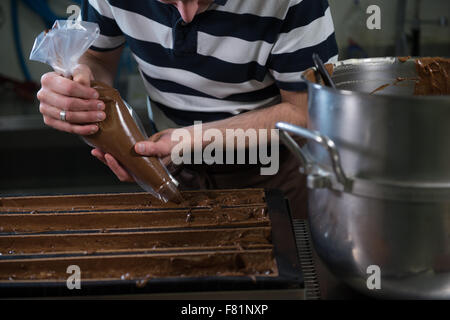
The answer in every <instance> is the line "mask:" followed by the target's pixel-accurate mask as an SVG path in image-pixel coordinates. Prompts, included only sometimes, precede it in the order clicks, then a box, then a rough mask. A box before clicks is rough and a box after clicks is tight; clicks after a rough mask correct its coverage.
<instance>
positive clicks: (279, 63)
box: [267, 0, 338, 91]
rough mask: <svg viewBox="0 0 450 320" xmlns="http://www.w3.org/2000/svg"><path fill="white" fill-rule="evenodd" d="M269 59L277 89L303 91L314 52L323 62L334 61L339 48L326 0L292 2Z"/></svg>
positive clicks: (269, 67)
mask: <svg viewBox="0 0 450 320" xmlns="http://www.w3.org/2000/svg"><path fill="white" fill-rule="evenodd" d="M293 2H295V3H296V4H294V5H292V6H291V7H290V8H289V10H288V12H287V14H286V17H285V19H284V21H283V24H282V26H281V30H280V33H279V36H278V39H277V41H276V42H275V44H274V46H273V48H272V51H271V54H270V56H269V60H268V65H267V67H268V69H269V72H270V73H271V74H272V76H273V77H274V79H275V82H276V84H277V86H278V88H279V89H283V90H286V91H303V90H305V89H306V84H305V83H304V81H302V79H301V75H302V73H303V72H304V71H305V70H307V69H309V68H310V67H312V66H313V65H314V63H313V60H312V55H313V53H317V54H319V56H320V57H321V59H322V61H324V62H325V63H328V62H336V61H337V59H338V47H337V43H336V37H335V33H334V25H333V19H332V17H331V11H330V7H329V5H328V1H327V0H302V1H301V2H299V1H293Z"/></svg>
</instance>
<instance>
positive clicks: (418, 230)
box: [277, 58, 450, 299]
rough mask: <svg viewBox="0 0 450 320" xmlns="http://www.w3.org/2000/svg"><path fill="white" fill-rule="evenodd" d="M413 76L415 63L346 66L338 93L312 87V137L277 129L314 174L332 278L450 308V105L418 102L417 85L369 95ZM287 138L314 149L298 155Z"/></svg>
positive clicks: (315, 216) (316, 220) (316, 225)
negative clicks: (442, 303)
mask: <svg viewBox="0 0 450 320" xmlns="http://www.w3.org/2000/svg"><path fill="white" fill-rule="evenodd" d="M415 76H416V74H415V64H414V61H407V62H400V61H398V60H397V59H395V58H380V59H363V60H348V61H342V62H338V63H336V64H335V65H334V74H333V77H332V78H333V80H334V82H335V83H336V86H337V89H331V88H327V87H323V86H321V85H320V84H317V83H314V82H311V81H308V95H309V97H308V101H309V117H310V122H309V128H308V129H305V128H299V127H295V126H292V125H290V124H287V123H279V124H277V127H278V128H279V129H281V130H282V131H281V133H280V134H281V138H282V139H283V140H284V141H285V143H286V144H287V145H288V146H289V147H290V149H291V150H292V151H293V152H295V154H296V155H297V156H298V158H299V160H300V162H301V163H302V170H304V172H305V173H306V174H308V187H309V188H310V191H309V223H310V229H311V233H312V238H313V243H314V245H315V248H316V250H317V252H318V254H319V256H320V257H321V258H322V260H323V261H324V262H325V264H326V265H327V266H328V267H329V269H330V271H332V272H333V273H335V274H336V275H337V276H338V277H339V278H340V279H342V280H344V281H346V282H347V283H348V284H350V285H351V286H353V287H354V288H356V289H358V290H360V291H362V292H365V293H368V294H371V295H376V296H382V297H395V298H444V299H450V138H449V137H450V125H449V122H450V98H449V97H448V96H433V97H431V96H427V97H416V96H412V93H413V91H414V82H413V81H404V83H402V85H395V86H389V87H387V88H386V89H385V90H381V91H378V92H376V93H375V94H370V93H371V92H373V91H374V90H375V89H377V88H379V87H381V86H383V85H385V84H387V83H393V82H395V80H396V79H397V78H398V77H408V78H414V77H415ZM286 132H289V133H292V134H296V135H299V136H301V137H304V138H306V139H308V140H309V142H308V144H307V145H306V147H304V148H303V149H299V148H298V146H297V145H296V144H295V142H294V141H293V139H292V138H291V137H290V136H289V135H288V134H286ZM373 267H375V268H379V271H380V285H381V288H380V289H377V288H372V287H371V285H370V283H369V282H371V281H374V276H375V277H376V274H373V273H372V271H373V270H374V269H372V268H373ZM377 270H378V269H377ZM375 273H376V272H375ZM375 279H376V278H375Z"/></svg>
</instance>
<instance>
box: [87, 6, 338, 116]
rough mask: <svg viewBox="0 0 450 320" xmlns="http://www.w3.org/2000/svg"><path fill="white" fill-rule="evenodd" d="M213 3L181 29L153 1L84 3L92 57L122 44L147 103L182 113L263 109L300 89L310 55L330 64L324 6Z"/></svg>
mask: <svg viewBox="0 0 450 320" xmlns="http://www.w3.org/2000/svg"><path fill="white" fill-rule="evenodd" d="M216 2H217V3H214V4H212V5H211V6H210V8H209V9H208V10H207V11H205V12H204V13H201V14H199V15H197V16H196V17H195V19H194V21H193V22H191V23H190V24H188V25H185V26H183V25H182V24H181V22H182V21H181V18H180V15H179V13H178V11H177V10H176V8H174V7H173V6H171V5H167V4H164V3H161V2H159V1H157V0H147V1H130V0H89V1H87V0H86V1H84V6H83V19H84V20H87V21H92V22H97V23H98V24H99V26H100V30H101V36H100V37H99V39H98V40H97V41H96V42H95V44H94V46H93V47H92V48H91V49H93V50H100V51H101V50H104V51H107V50H112V49H115V48H117V47H119V46H121V45H123V44H124V43H125V42H126V43H127V44H128V45H129V46H130V49H131V51H132V52H133V54H134V57H135V58H136V61H137V62H138V65H139V69H140V72H141V75H142V77H143V80H144V83H145V85H146V88H147V90H148V94H149V96H150V97H151V99H152V100H154V101H157V102H159V103H160V104H162V105H165V106H168V107H170V108H173V109H177V110H183V111H195V112H209V113H215V112H217V113H219V112H220V113H223V112H226V113H229V114H230V115H233V114H238V113H240V112H242V111H246V110H253V109H256V108H260V107H265V106H269V105H272V104H275V103H277V102H278V101H279V90H280V89H284V90H288V91H300V90H304V89H305V86H304V84H303V83H302V81H301V79H300V76H301V72H303V71H304V70H306V69H308V68H309V67H311V66H312V64H313V63H312V59H311V56H312V53H314V52H317V53H318V54H319V55H320V56H321V58H322V60H324V61H336V60H337V53H338V51H337V46H336V40H335V34H334V27H333V21H332V17H331V13H330V8H329V6H328V3H327V0H251V1H247V0H227V1H220V3H221V4H218V3H219V1H216ZM199 120H201V119H199Z"/></svg>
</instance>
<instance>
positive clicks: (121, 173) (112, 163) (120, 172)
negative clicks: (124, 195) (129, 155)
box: [105, 153, 134, 182]
mask: <svg viewBox="0 0 450 320" xmlns="http://www.w3.org/2000/svg"><path fill="white" fill-rule="evenodd" d="M105 160H106V163H107V164H108V167H109V168H110V169H111V170H112V172H114V174H115V175H116V176H117V178H119V180H120V181H123V182H126V181H128V182H129V181H133V180H134V179H133V178H132V177H131V176H130V175H129V174H128V172H127V171H126V170H125V169H124V168H123V167H122V166H121V165H120V164H119V163H118V162H117V161H116V159H114V157H113V156H111V155H110V154H108V153H107V154H105Z"/></svg>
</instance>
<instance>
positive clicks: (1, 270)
mask: <svg viewBox="0 0 450 320" xmlns="http://www.w3.org/2000/svg"><path fill="white" fill-rule="evenodd" d="M183 197H184V199H186V200H185V201H183V203H181V204H179V205H174V204H170V203H162V202H160V201H155V198H154V197H152V196H150V195H149V194H145V193H138V194H116V195H113V194H110V195H76V196H75V195H74V196H43V197H11V198H0V226H1V228H0V254H1V256H0V257H4V258H6V259H0V281H6V282H9V281H16V280H43V281H45V280H51V281H54V280H64V281H65V280H66V279H67V276H68V275H67V273H66V269H67V266H68V265H71V264H76V265H78V266H79V267H80V268H81V270H82V278H83V279H84V280H89V279H101V280H106V279H121V280H133V281H136V285H137V286H145V285H146V283H147V282H148V281H151V280H152V279H154V278H163V277H205V276H249V277H252V278H255V277H256V276H264V277H272V276H277V275H278V269H277V264H276V261H275V259H274V256H273V244H272V236H271V232H272V228H271V222H270V219H269V216H268V214H267V206H266V203H265V199H264V191H263V190H262V189H248V190H219V191H214V190H210V191H189V192H183ZM43 232H49V233H43ZM29 233H31V234H29ZM29 255H33V256H29ZM55 255H56V256H55ZM61 255H63V256H61Z"/></svg>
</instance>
